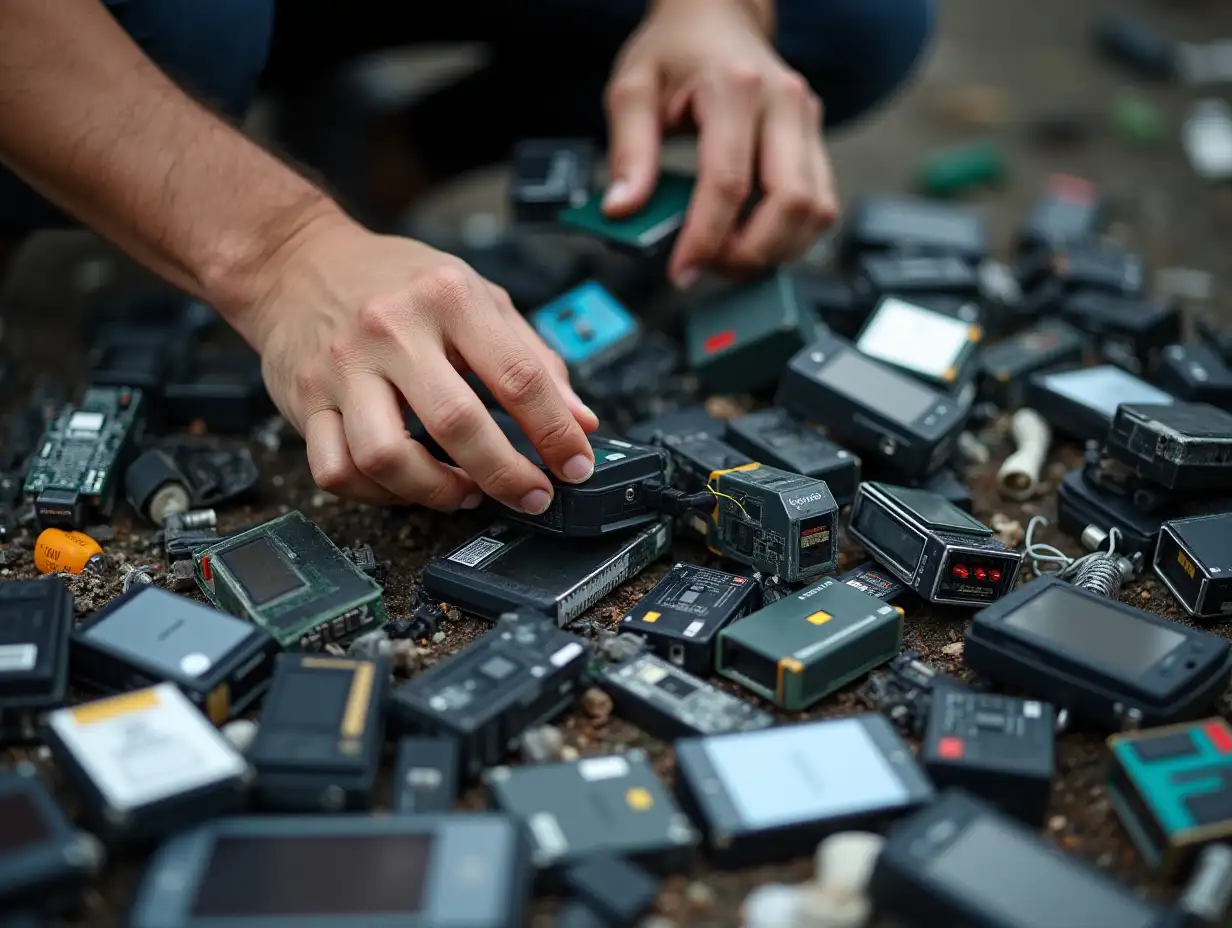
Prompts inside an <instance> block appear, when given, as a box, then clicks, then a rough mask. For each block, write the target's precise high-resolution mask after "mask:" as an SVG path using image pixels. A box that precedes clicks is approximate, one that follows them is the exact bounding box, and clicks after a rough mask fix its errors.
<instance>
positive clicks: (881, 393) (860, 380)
mask: <svg viewBox="0 0 1232 928" xmlns="http://www.w3.org/2000/svg"><path fill="white" fill-rule="evenodd" d="M817 379H818V381H819V382H820V383H822V384H823V385H824V386H827V387H829V388H830V389H831V390H833V391H834V392H835V393H838V394H841V395H842V396H845V397H847V398H848V399H850V400H852V401H853V402H856V403H860V404H862V405H866V406H870V407H872V408H874V409H876V410H877V411H878V412H879V413H881V414H882V415H883V416H885V417H887V418H889V419H891V420H893V421H894V422H897V423H899V424H900V425H911V424H912V423H913V422H915V420H916V419H918V418H920V416H922V415H923V414H924V413H926V412H928V411H929V410H930V409H932V408H933V404H934V403H935V402H936V401H937V396H936V394H935V393H933V392H932V391H931V390H929V389H928V388H927V387H925V386H924V385H923V384H918V383H916V382H914V381H913V380H911V379H910V378H909V377H908V376H907V375H906V374H899V373H898V372H896V371H893V370H891V369H890V368H888V367H885V366H884V365H882V364H881V363H880V362H879V361H874V360H873V359H872V358H866V357H864V356H863V355H862V354H860V353H859V352H857V351H842V352H840V353H839V355H838V357H836V358H835V359H834V360H833V361H831V362H830V363H829V364H826V365H824V366H823V367H822V369H821V370H820V371H819V372H818V374H817Z"/></svg>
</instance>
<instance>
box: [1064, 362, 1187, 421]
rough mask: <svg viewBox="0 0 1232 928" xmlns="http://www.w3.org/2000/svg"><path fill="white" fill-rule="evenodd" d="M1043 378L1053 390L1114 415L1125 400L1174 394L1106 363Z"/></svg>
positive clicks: (1164, 399) (1160, 399)
mask: <svg viewBox="0 0 1232 928" xmlns="http://www.w3.org/2000/svg"><path fill="white" fill-rule="evenodd" d="M1043 382H1044V383H1046V384H1047V385H1048V388H1049V389H1050V390H1052V391H1053V392H1054V393H1059V394H1061V395H1062V396H1064V397H1066V398H1068V399H1070V400H1073V401H1074V402H1075V403H1081V404H1082V405H1083V406H1086V407H1087V408H1089V409H1093V410H1095V411H1096V412H1098V413H1100V414H1101V415H1104V416H1107V417H1108V418H1109V419H1111V418H1112V417H1113V416H1115V415H1116V411H1117V407H1118V406H1120V405H1121V404H1123V403H1159V404H1164V405H1166V404H1170V403H1172V402H1173V397H1172V396H1170V395H1169V394H1167V393H1165V392H1164V391H1163V390H1159V389H1156V388H1155V387H1152V386H1151V385H1150V384H1149V383H1146V382H1144V381H1142V380H1139V379H1138V378H1137V377H1135V376H1134V375H1133V374H1130V373H1128V372H1127V371H1123V370H1121V369H1120V368H1119V367H1112V366H1111V365H1105V366H1103V367H1088V368H1086V369H1085V370H1080V371H1065V372H1064V373H1060V374H1048V375H1046V376H1045V377H1044V378H1043Z"/></svg>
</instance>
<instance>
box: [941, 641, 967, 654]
mask: <svg viewBox="0 0 1232 928" xmlns="http://www.w3.org/2000/svg"><path fill="white" fill-rule="evenodd" d="M941 653H942V654H944V655H945V656H946V657H962V654H963V643H962V642H961V641H954V642H951V643H950V644H947V645H946V646H945V647H944V648H942V649H941Z"/></svg>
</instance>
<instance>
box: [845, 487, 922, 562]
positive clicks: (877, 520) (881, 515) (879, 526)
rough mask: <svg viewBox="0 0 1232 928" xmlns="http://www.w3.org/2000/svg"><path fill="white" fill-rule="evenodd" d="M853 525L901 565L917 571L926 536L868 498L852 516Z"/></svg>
mask: <svg viewBox="0 0 1232 928" xmlns="http://www.w3.org/2000/svg"><path fill="white" fill-rule="evenodd" d="M851 527H852V528H853V529H855V530H856V531H857V532H859V533H860V534H861V535H863V536H864V537H865V538H867V539H869V541H871V542H872V543H873V544H875V545H876V546H877V547H878V549H879V550H880V551H881V552H882V553H883V554H884V555H885V556H886V557H888V558H889V559H890V560H892V561H893V562H894V563H895V565H896V566H898V567H899V569H901V570H903V571H905V572H906V573H908V574H914V573H915V568H916V565H917V564H918V563H919V562H920V555H921V554H922V553H923V552H924V538H923V536H921V535H920V534H918V533H916V532H914V531H912V530H911V529H909V528H907V527H906V526H905V525H903V524H902V523H901V522H899V521H898V520H897V519H896V518H894V517H893V516H892V515H890V514H889V513H888V512H886V511H885V510H884V509H882V508H881V507H880V506H878V505H873V504H870V503H869V502H868V501H864V502H862V503H861V504H860V507H859V509H858V510H857V511H856V513H855V515H854V516H852V520H851Z"/></svg>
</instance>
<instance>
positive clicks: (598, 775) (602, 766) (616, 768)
mask: <svg viewBox="0 0 1232 928" xmlns="http://www.w3.org/2000/svg"><path fill="white" fill-rule="evenodd" d="M578 773H579V774H581V777H582V779H583V780H589V781H590V782H592V783H593V782H594V781H596V780H615V779H616V778H617V777H627V776H628V775H629V764H628V762H627V761H626V760H625V759H624V758H623V757H617V756H616V755H614V754H613V755H611V756H609V757H588V758H587V759H586V760H583V761H579V762H578Z"/></svg>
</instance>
